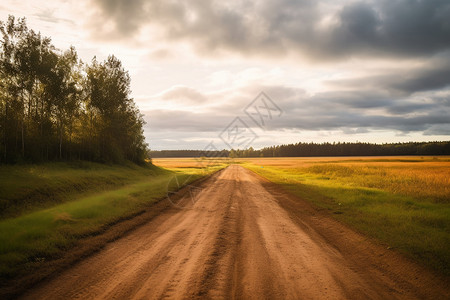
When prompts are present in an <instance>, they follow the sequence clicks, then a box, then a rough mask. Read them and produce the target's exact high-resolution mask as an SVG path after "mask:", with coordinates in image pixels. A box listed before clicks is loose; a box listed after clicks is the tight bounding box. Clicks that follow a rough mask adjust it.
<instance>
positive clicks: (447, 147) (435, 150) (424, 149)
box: [150, 141, 450, 158]
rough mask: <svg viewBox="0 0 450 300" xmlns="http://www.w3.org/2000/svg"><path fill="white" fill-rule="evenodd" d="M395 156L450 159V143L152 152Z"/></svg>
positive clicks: (160, 153)
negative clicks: (429, 156) (446, 157)
mask: <svg viewBox="0 0 450 300" xmlns="http://www.w3.org/2000/svg"><path fill="white" fill-rule="evenodd" d="M393 155H394V156H395V155H450V142H448V141H447V142H408V143H390V144H372V143H360V142H358V143H321V144H319V143H302V142H299V143H296V144H286V145H278V146H270V147H265V148H262V149H260V150H255V149H253V147H250V148H248V149H232V150H222V151H199V150H160V151H150V156H151V157H153V158H161V157H202V156H204V157H231V158H235V157H236V158H237V157H313V156H393Z"/></svg>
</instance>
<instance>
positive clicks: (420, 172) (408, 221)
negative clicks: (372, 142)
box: [238, 157, 450, 275]
mask: <svg viewBox="0 0 450 300" xmlns="http://www.w3.org/2000/svg"><path fill="white" fill-rule="evenodd" d="M238 162H239V163H241V164H242V165H243V166H245V167H247V168H249V169H251V170H253V171H254V172H256V173H258V174H260V175H262V176H264V177H265V178H267V179H269V180H270V181H272V182H274V183H276V184H279V185H281V186H282V187H284V189H285V190H287V191H289V192H292V193H293V194H295V195H298V196H300V197H301V198H303V199H305V200H307V201H309V202H311V203H313V204H314V205H316V206H318V207H321V208H325V209H327V210H329V211H330V212H332V213H333V215H334V217H335V218H337V219H338V220H340V221H342V222H345V223H346V224H349V225H350V226H351V227H353V228H355V229H357V230H358V231H360V232H362V233H364V234H367V235H369V236H371V237H374V238H376V239H378V240H379V241H381V242H382V243H384V244H386V246H387V247H389V248H395V249H396V250H397V251H400V252H402V253H404V254H406V255H407V256H409V257H411V258H413V259H415V260H418V261H420V262H421V263H422V264H424V265H426V266H428V267H431V268H433V269H434V270H437V271H438V272H441V273H443V274H445V275H450V249H449V247H448V245H450V234H449V232H450V158H449V157H343V158H336V157H332V158H261V159H260V158H255V159H241V160H239V161H238Z"/></svg>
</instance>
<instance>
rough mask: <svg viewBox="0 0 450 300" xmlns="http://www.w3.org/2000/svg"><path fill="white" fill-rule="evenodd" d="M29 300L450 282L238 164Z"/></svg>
mask: <svg viewBox="0 0 450 300" xmlns="http://www.w3.org/2000/svg"><path fill="white" fill-rule="evenodd" d="M202 188H203V189H202V191H201V192H200V194H199V195H198V201H197V202H196V203H195V204H194V205H193V206H192V207H191V208H190V209H182V210H180V209H177V208H172V209H169V210H168V211H166V212H164V213H163V214H161V215H160V216H158V217H156V218H155V219H153V220H152V221H151V222H149V223H147V224H145V225H143V226H141V227H139V228H138V229H136V230H134V231H132V232H131V233H129V234H128V235H126V236H125V237H123V238H121V239H119V240H117V241H115V242H113V243H110V244H108V245H107V246H106V247H105V248H104V249H103V250H101V251H100V252H98V253H97V254H95V255H93V256H91V257H89V258H87V259H85V260H83V261H82V262H80V263H78V264H77V265H75V266H73V267H72V268H70V269H68V270H66V271H65V272H63V273H62V274H60V275H59V276H57V277H56V278H54V279H53V280H50V281H48V282H45V283H43V284H41V285H40V286H38V287H36V288H35V289H34V290H31V291H29V292H28V293H27V294H25V295H24V296H23V298H24V299H161V298H171V299H172V298H173V299H180V298H183V299H185V298H202V299H203V298H214V299H233V298H238V299H368V298H369V299H397V298H398V299H416V298H419V299H420V298H422V299H423V298H429V299H444V298H448V297H449V290H448V289H447V288H446V287H445V282H444V281H443V280H441V279H439V278H435V277H434V276H433V275H432V274H430V273H428V272H427V271H425V270H423V269H422V268H421V267H419V266H417V265H415V264H414V263H411V262H409V261H408V260H406V259H404V258H403V257H401V256H400V255H398V254H396V253H395V252H393V251H392V250H388V249H386V247H385V246H381V245H375V244H374V243H372V242H370V241H369V240H368V239H367V238H365V237H364V236H362V235H359V234H357V233H355V232H354V231H352V230H350V229H348V228H347V227H345V226H343V225H341V224H340V223H338V222H336V221H333V220H332V219H331V218H330V217H329V216H328V215H327V212H322V211H318V210H316V209H314V208H312V207H311V206H309V205H308V204H307V203H306V202H304V201H302V200H300V199H296V198H294V197H293V196H290V195H287V194H285V193H283V192H282V191H281V190H279V189H277V188H276V187H275V186H274V185H272V184H270V183H268V182H266V181H264V180H263V179H261V178H260V177H258V176H256V175H255V174H253V173H252V172H250V171H248V170H246V169H244V168H242V167H240V166H236V165H232V166H230V167H228V168H227V169H225V170H223V171H221V172H219V173H216V174H215V175H214V176H212V177H211V178H210V179H209V180H207V181H206V182H204V184H203V187H202Z"/></svg>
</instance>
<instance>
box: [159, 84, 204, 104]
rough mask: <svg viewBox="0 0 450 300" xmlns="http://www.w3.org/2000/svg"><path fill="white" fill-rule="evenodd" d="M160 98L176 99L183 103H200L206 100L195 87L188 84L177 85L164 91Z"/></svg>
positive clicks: (175, 100)
mask: <svg viewBox="0 0 450 300" xmlns="http://www.w3.org/2000/svg"><path fill="white" fill-rule="evenodd" d="M159 98H160V99H162V100H166V101H174V102H178V103H182V104H185V105H186V104H187V105H192V104H200V103H203V102H205V101H206V97H205V96H204V95H203V94H201V93H200V92H198V91H196V90H195V89H193V88H189V87H186V86H175V87H172V88H171V89H169V90H167V91H165V92H163V93H162V95H160V96H159Z"/></svg>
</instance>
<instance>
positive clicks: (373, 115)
mask: <svg viewBox="0 0 450 300" xmlns="http://www.w3.org/2000/svg"><path fill="white" fill-rule="evenodd" d="M257 90H259V91H265V92H266V93H267V94H268V95H269V97H271V99H272V100H273V101H274V102H275V103H276V104H277V105H278V106H279V107H280V108H281V109H282V110H283V115H282V117H280V118H274V119H273V120H270V121H268V122H267V124H268V126H267V127H268V130H270V131H280V130H292V129H298V130H315V131H319V130H342V131H343V132H347V133H348V132H355V133H364V132H369V131H371V130H394V131H400V132H406V133H407V132H421V131H425V132H438V129H439V132H440V133H441V134H442V132H444V130H443V129H442V128H447V127H448V126H450V121H449V118H448V115H450V105H449V103H448V101H447V102H445V101H442V97H443V98H445V99H447V100H448V99H449V98H448V97H447V96H445V93H444V96H439V94H443V92H439V93H428V94H423V95H421V97H419V98H397V97H395V95H391V94H389V93H386V92H379V91H378V92H377V91H376V90H360V91H330V92H324V93H318V94H316V95H312V96H309V95H307V94H305V92H304V90H302V89H297V88H294V87H285V86H259V87H255V86H251V87H241V88H238V90H236V91H234V92H233V93H232V94H234V95H241V96H240V97H234V98H233V97H231V98H227V101H230V102H232V103H229V105H222V106H221V105H215V106H212V107H210V109H209V110H208V111H196V112H190V111H177V110H150V111H148V112H145V114H146V117H147V118H148V130H149V131H159V130H163V131H164V130H170V131H172V132H177V131H179V132H212V133H213V132H216V133H217V134H218V133H220V132H221V131H222V130H223V129H224V128H225V127H226V126H227V125H228V124H229V122H231V121H232V120H233V119H234V118H235V117H241V118H243V119H244V121H245V122H247V123H248V125H249V126H251V127H253V128H257V126H256V125H255V124H254V123H253V122H252V121H251V120H250V119H245V118H246V115H245V113H244V108H245V107H246V106H247V104H248V103H250V102H251V101H252V100H253V98H254V96H256V95H257V93H256V92H255V93H254V94H253V95H250V93H251V91H257ZM229 93H230V92H229V91H227V92H224V95H217V94H216V95H214V97H224V98H226V97H227V96H226V95H225V94H229ZM194 94H200V95H201V96H200V97H202V98H204V99H205V100H204V101H207V102H209V101H212V100H213V99H214V97H212V95H208V94H202V93H200V92H198V91H195V92H194ZM449 94H450V90H448V94H447V95H449ZM423 98H426V99H423ZM433 128H435V129H433ZM446 134H447V135H449V134H450V131H448V132H447V133H446Z"/></svg>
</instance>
